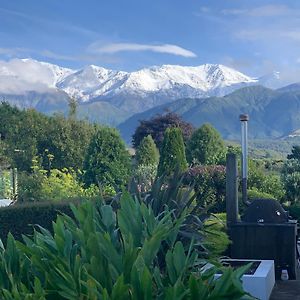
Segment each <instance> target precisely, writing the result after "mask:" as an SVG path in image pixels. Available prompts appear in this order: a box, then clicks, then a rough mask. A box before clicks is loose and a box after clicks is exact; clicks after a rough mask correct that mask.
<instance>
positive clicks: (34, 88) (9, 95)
mask: <svg viewBox="0 0 300 300" xmlns="http://www.w3.org/2000/svg"><path fill="white" fill-rule="evenodd" d="M258 84H263V85H264V86H267V87H274V86H275V85H277V86H276V87H278V86H280V76H279V74H278V73H276V72H275V73H274V74H271V75H266V76H263V77H261V78H252V77H249V76H247V75H244V74H242V73H241V72H238V71H236V70H234V69H232V68H229V67H226V66H224V65H219V64H204V65H201V66H197V67H185V66H177V65H162V66H154V67H149V68H144V69H141V70H138V71H134V72H124V71H114V70H108V69H105V68H102V67H98V66H94V65H89V66H86V67H84V68H82V69H80V70H72V69H68V68H63V67H60V66H57V65H54V64H50V63H46V62H40V61H37V60H33V59H12V60H10V61H7V62H5V61H0V98H1V97H2V99H4V100H8V101H9V102H11V103H13V104H15V105H18V106H20V107H35V108H38V109H39V110H42V111H46V112H49V111H51V112H52V111H53V110H59V109H60V107H61V103H60V101H61V102H64V105H63V106H64V109H65V108H66V102H67V100H66V99H67V98H68V97H74V98H76V100H77V101H78V103H79V104H83V105H87V104H95V103H98V104H99V105H100V104H101V105H105V106H106V110H107V107H110V108H111V109H112V110H114V112H115V110H121V111H122V112H123V113H125V114H126V115H127V116H128V115H132V114H134V113H137V112H142V111H145V110H147V109H149V108H152V107H155V106H157V105H161V104H164V103H168V102H172V101H175V100H177V99H181V98H206V97H211V96H223V95H226V94H228V93H231V92H233V91H234V90H236V89H239V88H241V87H245V86H251V85H258ZM45 95H47V97H46V96H45ZM49 103H50V104H51V109H50V108H48V107H47V105H48V106H49V105H50V104H49ZM41 107H42V109H41ZM118 113H119V111H118Z"/></svg>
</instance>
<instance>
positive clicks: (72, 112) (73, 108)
mask: <svg viewBox="0 0 300 300" xmlns="http://www.w3.org/2000/svg"><path fill="white" fill-rule="evenodd" d="M68 104H69V119H73V120H75V119H76V117H77V101H76V99H75V98H73V97H71V98H70V99H69V103H68Z"/></svg>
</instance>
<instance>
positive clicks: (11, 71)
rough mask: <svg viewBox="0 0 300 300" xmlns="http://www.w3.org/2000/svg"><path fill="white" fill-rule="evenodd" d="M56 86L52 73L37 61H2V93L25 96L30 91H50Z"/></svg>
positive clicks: (0, 66)
mask: <svg viewBox="0 0 300 300" xmlns="http://www.w3.org/2000/svg"><path fill="white" fill-rule="evenodd" d="M53 86H54V75H53V73H52V71H51V70H50V69H49V68H48V67H47V66H44V65H41V64H40V63H39V62H37V61H35V60H31V59H28V60H22V59H18V58H16V59H12V60H10V61H7V62H6V61H0V92H3V93H6V94H23V93H25V92H27V91H30V90H35V91H39V92H45V91H48V90H49V88H50V87H53Z"/></svg>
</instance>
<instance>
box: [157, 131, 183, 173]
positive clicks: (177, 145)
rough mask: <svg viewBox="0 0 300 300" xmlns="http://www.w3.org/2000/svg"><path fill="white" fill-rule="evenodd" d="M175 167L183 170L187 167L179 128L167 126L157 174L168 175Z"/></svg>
mask: <svg viewBox="0 0 300 300" xmlns="http://www.w3.org/2000/svg"><path fill="white" fill-rule="evenodd" d="M176 168H177V169H178V170H179V171H180V172H183V171H185V170H186V169H187V161H186V157H185V147H184V143H183V138H182V132H181V129H180V128H168V129H167V130H166V132H165V135H164V140H163V145H162V148H161V154H160V159H159V165H158V170H157V174H158V176H162V175H170V174H172V173H173V172H174V171H175V170H176Z"/></svg>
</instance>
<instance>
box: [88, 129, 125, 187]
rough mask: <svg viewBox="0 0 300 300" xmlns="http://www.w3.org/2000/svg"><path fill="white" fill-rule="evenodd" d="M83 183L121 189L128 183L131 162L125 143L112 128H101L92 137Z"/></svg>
mask: <svg viewBox="0 0 300 300" xmlns="http://www.w3.org/2000/svg"><path fill="white" fill-rule="evenodd" d="M83 168H84V171H85V172H84V174H83V181H84V183H85V184H86V186H90V185H91V184H96V185H99V184H100V185H101V186H106V185H111V186H114V187H118V188H119V187H121V186H124V185H126V184H127V183H128V180H129V178H130V172H131V161H130V156H129V152H128V151H127V150H126V147H125V143H124V142H123V140H122V139H121V136H120V134H119V132H118V131H117V130H116V129H114V128H109V127H101V128H100V129H98V130H97V131H96V133H95V134H94V135H93V137H92V139H91V142H90V144H89V146H88V149H87V152H86V156H85V160H84V167H83Z"/></svg>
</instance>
